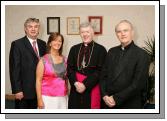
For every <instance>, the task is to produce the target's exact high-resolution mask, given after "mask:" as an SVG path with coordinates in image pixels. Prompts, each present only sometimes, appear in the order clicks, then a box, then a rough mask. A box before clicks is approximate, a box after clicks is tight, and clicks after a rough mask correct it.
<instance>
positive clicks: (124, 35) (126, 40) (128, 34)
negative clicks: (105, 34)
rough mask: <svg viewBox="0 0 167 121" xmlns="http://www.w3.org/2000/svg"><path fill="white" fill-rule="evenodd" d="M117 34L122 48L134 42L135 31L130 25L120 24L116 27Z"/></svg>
mask: <svg viewBox="0 0 167 121" xmlns="http://www.w3.org/2000/svg"><path fill="white" fill-rule="evenodd" d="M115 32H116V35H117V38H118V39H119V41H120V42H121V44H122V46H124V47H125V46H127V45H128V44H130V43H131V42H132V40H133V35H134V31H133V28H132V26H131V25H130V24H129V23H127V22H122V23H120V24H118V25H117V26H116V29H115Z"/></svg>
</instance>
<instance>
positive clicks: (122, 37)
mask: <svg viewBox="0 0 167 121" xmlns="http://www.w3.org/2000/svg"><path fill="white" fill-rule="evenodd" d="M115 32H116V35H117V38H118V39H119V41H120V42H121V45H119V46H117V47H113V48H111V49H110V50H109V52H108V54H107V57H106V61H105V64H104V67H103V69H102V73H101V80H100V86H101V93H102V98H103V101H104V104H105V106H104V108H119V109H121V108H124V109H139V108H143V103H142V100H143V96H142V95H143V93H144V91H145V90H146V87H147V79H148V69H149V61H148V55H147V54H146V52H145V51H144V50H143V49H141V48H139V47H138V46H136V45H135V44H134V42H133V36H134V30H133V26H132V24H131V23H130V22H129V21H127V20H122V21H120V23H118V24H117V25H116V27H115Z"/></svg>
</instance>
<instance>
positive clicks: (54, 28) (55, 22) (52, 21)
mask: <svg viewBox="0 0 167 121" xmlns="http://www.w3.org/2000/svg"><path fill="white" fill-rule="evenodd" d="M52 32H58V33H60V17H47V34H51V33H52Z"/></svg>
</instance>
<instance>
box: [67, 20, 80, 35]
mask: <svg viewBox="0 0 167 121" xmlns="http://www.w3.org/2000/svg"><path fill="white" fill-rule="evenodd" d="M79 26H80V17H67V35H79Z"/></svg>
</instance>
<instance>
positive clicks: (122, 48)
mask: <svg viewBox="0 0 167 121" xmlns="http://www.w3.org/2000/svg"><path fill="white" fill-rule="evenodd" d="M133 44H134V42H133V41H132V42H131V43H130V44H129V45H127V46H126V47H122V46H121V50H123V51H124V50H127V49H129V48H130V46H131V45H133Z"/></svg>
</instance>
